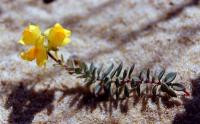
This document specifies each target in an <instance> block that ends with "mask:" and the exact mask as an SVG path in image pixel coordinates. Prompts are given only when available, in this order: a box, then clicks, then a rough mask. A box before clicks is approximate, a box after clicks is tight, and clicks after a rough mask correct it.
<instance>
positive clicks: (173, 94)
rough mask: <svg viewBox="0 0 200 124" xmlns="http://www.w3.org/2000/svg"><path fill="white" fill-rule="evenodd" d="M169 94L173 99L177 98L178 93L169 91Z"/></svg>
mask: <svg viewBox="0 0 200 124" xmlns="http://www.w3.org/2000/svg"><path fill="white" fill-rule="evenodd" d="M167 94H168V95H170V96H171V97H177V95H176V93H175V92H174V91H173V90H172V89H169V90H168V91H167Z"/></svg>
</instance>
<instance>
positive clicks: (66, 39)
mask: <svg viewBox="0 0 200 124" xmlns="http://www.w3.org/2000/svg"><path fill="white" fill-rule="evenodd" d="M70 42H71V39H70V38H68V37H67V38H65V39H64V41H63V42H62V46H65V45H67V44H69V43H70Z"/></svg>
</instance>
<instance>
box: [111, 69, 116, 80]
mask: <svg viewBox="0 0 200 124" xmlns="http://www.w3.org/2000/svg"><path fill="white" fill-rule="evenodd" d="M116 72H117V68H116V69H114V70H113V71H112V72H111V74H110V78H111V79H112V78H113V77H114V75H115V74H116Z"/></svg>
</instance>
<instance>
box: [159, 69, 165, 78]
mask: <svg viewBox="0 0 200 124" xmlns="http://www.w3.org/2000/svg"><path fill="white" fill-rule="evenodd" d="M164 74H165V69H164V68H162V69H161V70H160V72H159V74H158V80H159V81H160V80H161V79H162V77H163V75H164Z"/></svg>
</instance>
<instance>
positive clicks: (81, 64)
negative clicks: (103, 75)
mask: <svg viewBox="0 0 200 124" xmlns="http://www.w3.org/2000/svg"><path fill="white" fill-rule="evenodd" d="M79 66H80V68H81V71H82V70H83V71H84V72H85V71H86V68H87V65H86V63H84V62H81V63H80V65H79Z"/></svg>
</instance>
